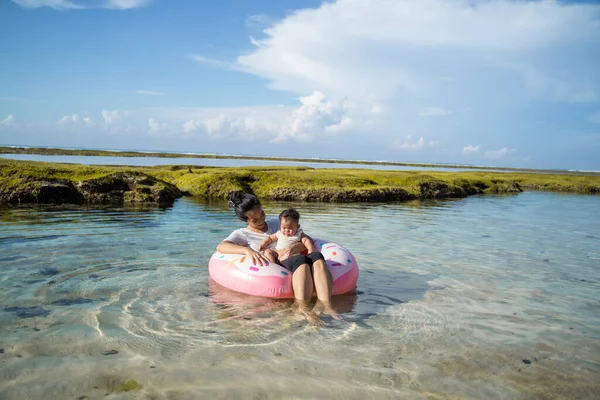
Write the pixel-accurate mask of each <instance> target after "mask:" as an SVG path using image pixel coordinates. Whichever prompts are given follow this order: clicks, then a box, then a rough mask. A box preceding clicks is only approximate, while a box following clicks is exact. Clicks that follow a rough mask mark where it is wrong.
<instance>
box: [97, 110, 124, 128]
mask: <svg viewBox="0 0 600 400" xmlns="http://www.w3.org/2000/svg"><path fill="white" fill-rule="evenodd" d="M123 116H124V113H123V112H122V111H119V110H103V111H102V119H103V120H104V123H105V124H106V125H112V124H114V123H116V122H118V121H119V120H121V119H122V118H123Z"/></svg>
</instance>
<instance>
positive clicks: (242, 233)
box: [223, 218, 279, 251]
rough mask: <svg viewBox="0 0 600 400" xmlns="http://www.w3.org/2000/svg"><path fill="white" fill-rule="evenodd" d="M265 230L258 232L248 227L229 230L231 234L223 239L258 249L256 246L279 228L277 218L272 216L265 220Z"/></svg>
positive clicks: (270, 246) (271, 245)
mask: <svg viewBox="0 0 600 400" xmlns="http://www.w3.org/2000/svg"><path fill="white" fill-rule="evenodd" d="M267 228H268V229H267V231H266V232H265V233H259V232H254V231H251V230H250V229H248V228H240V229H236V230H235V231H233V232H231V235H229V236H227V237H226V238H225V239H224V240H223V241H228V242H231V243H233V244H237V245H239V246H246V247H250V248H251V249H253V250H256V251H258V246H260V244H261V243H262V242H263V240H265V238H266V237H267V236H269V235H272V234H273V233H275V232H277V231H278V230H279V219H278V218H273V219H270V220H267ZM278 243H279V241H278ZM273 245H274V243H271V244H270V245H269V246H268V248H272V247H273Z"/></svg>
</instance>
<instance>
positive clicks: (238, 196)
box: [227, 190, 261, 222]
mask: <svg viewBox="0 0 600 400" xmlns="http://www.w3.org/2000/svg"><path fill="white" fill-rule="evenodd" d="M227 204H229V207H231V208H233V209H234V211H235V215H236V216H237V217H238V218H239V219H240V220H242V221H244V222H247V221H248V217H247V216H246V213H247V212H248V211H250V210H252V209H253V208H254V207H260V205H261V204H260V201H259V200H258V198H257V197H256V196H255V195H253V194H250V193H244V192H242V191H241V190H235V191H233V192H231V193H229V201H228V202H227Z"/></svg>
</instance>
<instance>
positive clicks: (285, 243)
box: [275, 229, 302, 250]
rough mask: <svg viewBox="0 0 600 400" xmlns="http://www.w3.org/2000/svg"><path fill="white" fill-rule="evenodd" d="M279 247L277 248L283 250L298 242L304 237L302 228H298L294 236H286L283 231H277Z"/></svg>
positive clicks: (276, 248)
mask: <svg viewBox="0 0 600 400" xmlns="http://www.w3.org/2000/svg"><path fill="white" fill-rule="evenodd" d="M276 235H277V247H275V250H283V249H287V248H288V247H290V246H292V245H294V244H296V243H298V242H299V241H300V239H302V229H298V230H297V231H296V233H295V234H294V235H293V236H285V235H284V234H283V233H281V231H277V233H276Z"/></svg>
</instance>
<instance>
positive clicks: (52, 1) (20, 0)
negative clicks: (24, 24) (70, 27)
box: [12, 0, 86, 10]
mask: <svg viewBox="0 0 600 400" xmlns="http://www.w3.org/2000/svg"><path fill="white" fill-rule="evenodd" d="M12 1H13V3H16V4H18V5H20V6H21V7H25V8H40V7H50V8H54V9H57V10H68V9H80V8H86V7H85V6H81V5H78V4H76V3H74V2H72V1H70V0H12Z"/></svg>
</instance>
